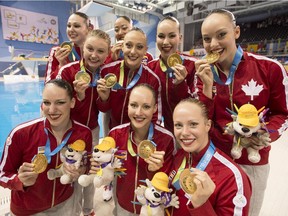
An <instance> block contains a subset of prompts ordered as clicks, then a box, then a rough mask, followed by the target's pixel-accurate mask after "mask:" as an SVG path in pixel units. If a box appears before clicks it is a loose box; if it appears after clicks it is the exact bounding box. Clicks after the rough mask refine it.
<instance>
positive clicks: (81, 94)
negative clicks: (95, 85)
mask: <svg viewBox="0 0 288 216" xmlns="http://www.w3.org/2000/svg"><path fill="white" fill-rule="evenodd" d="M73 86H74V90H75V92H76V93H77V97H78V100H79V101H82V100H84V99H85V91H86V89H87V88H89V83H86V82H84V81H83V80H74V81H73Z"/></svg>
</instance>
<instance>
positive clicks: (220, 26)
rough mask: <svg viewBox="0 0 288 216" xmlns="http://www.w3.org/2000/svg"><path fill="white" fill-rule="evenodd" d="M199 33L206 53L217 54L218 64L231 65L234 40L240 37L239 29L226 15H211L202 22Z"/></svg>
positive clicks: (234, 50)
mask: <svg viewBox="0 0 288 216" xmlns="http://www.w3.org/2000/svg"><path fill="white" fill-rule="evenodd" d="M201 32H202V38H203V45H204V48H205V50H206V52H207V53H210V52H213V53H216V52H218V53H219V54H220V58H219V60H218V63H219V64H220V65H222V64H223V65H225V64H226V65H231V63H232V62H233V58H234V55H235V53H236V50H237V47H236V39H237V38H239V36H240V27H239V26H236V25H235V23H234V22H233V21H232V20H231V18H230V17H229V15H227V14H226V13H212V14H211V15H210V16H208V17H207V18H206V19H205V20H204V22H203V24H202V27H201Z"/></svg>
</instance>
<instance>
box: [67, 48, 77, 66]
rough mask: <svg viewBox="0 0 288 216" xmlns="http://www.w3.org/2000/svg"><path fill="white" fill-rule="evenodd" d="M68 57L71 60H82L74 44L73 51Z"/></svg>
mask: <svg viewBox="0 0 288 216" xmlns="http://www.w3.org/2000/svg"><path fill="white" fill-rule="evenodd" d="M68 59H69V61H70V62H73V61H79V60H80V56H79V54H78V53H77V51H76V49H75V47H74V46H73V47H72V51H71V52H70V53H69V56H68Z"/></svg>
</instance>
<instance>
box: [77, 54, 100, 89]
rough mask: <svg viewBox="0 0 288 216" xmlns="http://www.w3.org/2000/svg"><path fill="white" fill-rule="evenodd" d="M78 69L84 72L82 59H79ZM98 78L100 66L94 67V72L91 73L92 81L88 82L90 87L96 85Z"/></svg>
mask: <svg viewBox="0 0 288 216" xmlns="http://www.w3.org/2000/svg"><path fill="white" fill-rule="evenodd" d="M80 70H81V71H84V72H86V68H85V66H84V63H83V59H81V61H80ZM99 79H100V67H99V68H97V69H96V71H95V72H93V73H92V82H91V83H90V84H89V86H90V87H96V86H97V80H99Z"/></svg>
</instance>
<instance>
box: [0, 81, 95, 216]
mask: <svg viewBox="0 0 288 216" xmlns="http://www.w3.org/2000/svg"><path fill="white" fill-rule="evenodd" d="M42 103H43V105H42V108H43V113H44V114H45V116H46V117H45V118H44V117H43V118H38V119H35V120H32V121H29V122H25V123H23V124H20V125H18V126H17V127H15V128H14V129H13V130H12V131H11V133H10V134H9V136H8V138H7V140H6V143H5V148H4V152H3V155H2V159H1V164H0V185H1V186H2V187H5V188H9V189H11V212H12V215H38V214H39V215H55V216H57V215H75V216H78V215H79V214H80V213H81V206H80V205H79V194H77V193H76V192H75V191H76V190H75V188H74V183H73V182H71V183H72V184H65V185H64V184H61V183H60V180H59V179H60V178H56V179H54V180H49V179H48V178H47V171H48V170H49V169H56V168H57V167H59V165H60V164H61V160H60V150H61V149H62V148H63V147H64V146H67V145H68V144H72V143H74V142H75V141H76V140H83V141H84V142H85V144H86V147H85V150H86V151H90V149H91V145H92V135H91V131H90V130H89V128H87V127H86V126H84V125H82V124H80V123H78V122H76V121H74V120H71V118H70V109H72V108H73V107H74V105H75V99H74V98H73V90H72V87H71V86H70V85H69V83H67V82H66V81H64V80H50V81H49V82H48V83H47V84H46V85H45V87H44V90H43V102H42ZM43 154H44V155H45V157H46V158H47V161H48V166H47V168H46V169H45V171H43V172H42V173H39V172H38V171H36V167H35V166H36V165H37V163H36V162H35V163H34V161H33V162H31V160H32V159H33V157H35V156H36V155H37V156H39V155H42V156H43ZM38 165H39V164H38ZM34 168H35V170H34ZM38 168H41V167H37V170H38ZM64 169H65V170H66V172H68V173H69V175H70V176H72V177H73V179H74V180H76V181H77V178H78V177H79V175H81V174H83V173H84V172H85V171H86V166H83V165H82V166H80V168H79V169H75V167H69V166H68V167H65V166H64Z"/></svg>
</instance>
